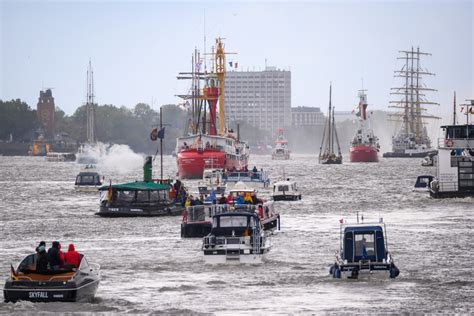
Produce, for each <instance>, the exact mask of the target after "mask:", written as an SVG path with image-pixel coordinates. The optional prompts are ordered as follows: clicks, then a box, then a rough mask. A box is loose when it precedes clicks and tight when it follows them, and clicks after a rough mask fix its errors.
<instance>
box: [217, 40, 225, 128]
mask: <svg viewBox="0 0 474 316" xmlns="http://www.w3.org/2000/svg"><path fill="white" fill-rule="evenodd" d="M214 58H215V71H216V74H217V87H218V89H219V135H221V136H222V135H224V134H225V112H224V80H225V52H224V45H223V44H222V41H221V38H217V39H216V53H215V57H214Z"/></svg>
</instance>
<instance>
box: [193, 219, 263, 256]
mask: <svg viewBox="0 0 474 316" xmlns="http://www.w3.org/2000/svg"><path fill="white" fill-rule="evenodd" d="M270 248H271V240H270V236H269V235H268V234H266V233H265V231H264V230H263V227H262V223H261V221H260V218H259V217H258V215H257V214H252V213H249V212H228V213H223V214H217V215H214V216H213V217H212V228H211V233H210V234H209V235H207V236H206V237H204V238H203V243H202V250H203V253H204V261H205V262H206V263H210V264H219V263H220V264H225V263H247V264H259V263H262V262H263V259H264V257H265V256H266V254H267V253H268V252H269V251H270Z"/></svg>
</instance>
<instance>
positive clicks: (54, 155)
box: [46, 151, 76, 162]
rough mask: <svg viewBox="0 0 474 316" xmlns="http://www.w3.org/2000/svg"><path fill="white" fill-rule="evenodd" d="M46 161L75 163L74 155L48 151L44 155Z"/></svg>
mask: <svg viewBox="0 0 474 316" xmlns="http://www.w3.org/2000/svg"><path fill="white" fill-rule="evenodd" d="M46 161H49V162H65V161H76V155H75V154H74V153H58V152H52V151H50V152H48V153H47V154H46Z"/></svg>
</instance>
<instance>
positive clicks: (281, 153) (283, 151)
mask: <svg viewBox="0 0 474 316" xmlns="http://www.w3.org/2000/svg"><path fill="white" fill-rule="evenodd" d="M272 159H273V160H288V159H290V149H289V148H288V141H287V140H286V138H285V136H283V129H282V128H280V129H278V136H277V140H276V141H275V148H274V149H273V151H272Z"/></svg>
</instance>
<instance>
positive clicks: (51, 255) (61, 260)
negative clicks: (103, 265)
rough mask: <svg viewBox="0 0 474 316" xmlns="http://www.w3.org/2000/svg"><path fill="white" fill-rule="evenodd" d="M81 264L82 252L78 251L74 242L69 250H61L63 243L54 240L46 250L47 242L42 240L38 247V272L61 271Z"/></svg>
mask: <svg viewBox="0 0 474 316" xmlns="http://www.w3.org/2000/svg"><path fill="white" fill-rule="evenodd" d="M80 264H81V254H80V253H79V252H77V251H76V248H75V247H74V245H73V244H70V245H69V247H68V251H67V252H62V251H61V243H60V242H59V241H53V244H52V245H51V248H49V249H48V251H46V242H44V241H41V242H40V243H39V245H38V247H36V272H38V273H44V272H47V271H48V270H49V271H51V270H52V271H59V270H61V269H64V268H69V269H71V268H75V269H77V268H79V265H80Z"/></svg>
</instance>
